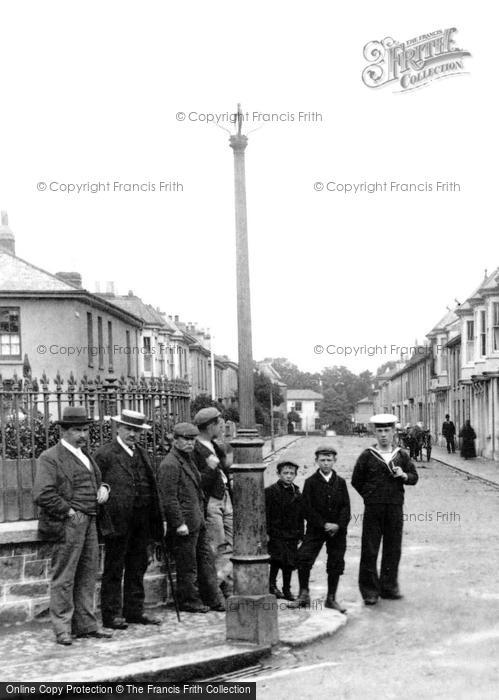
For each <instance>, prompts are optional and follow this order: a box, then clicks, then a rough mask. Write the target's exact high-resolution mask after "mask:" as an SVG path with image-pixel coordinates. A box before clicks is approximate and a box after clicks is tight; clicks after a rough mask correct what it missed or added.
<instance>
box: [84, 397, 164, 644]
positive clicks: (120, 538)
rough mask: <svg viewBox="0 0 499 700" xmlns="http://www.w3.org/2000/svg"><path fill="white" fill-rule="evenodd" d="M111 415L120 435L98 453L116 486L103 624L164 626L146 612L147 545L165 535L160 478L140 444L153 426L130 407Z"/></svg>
mask: <svg viewBox="0 0 499 700" xmlns="http://www.w3.org/2000/svg"><path fill="white" fill-rule="evenodd" d="M112 420H113V421H114V422H115V423H116V425H117V436H116V438H115V439H114V440H112V441H111V442H110V443H108V444H107V445H103V446H102V447H100V448H99V449H98V450H97V451H96V453H95V455H94V458H95V461H96V462H97V464H98V465H99V467H100V469H101V472H102V474H103V478H104V479H105V480H106V482H107V483H108V484H109V485H110V487H111V493H110V496H109V501H108V502H107V504H106V506H105V510H106V511H107V513H108V515H109V519H110V521H111V525H112V533H111V534H109V535H108V536H107V537H106V538H105V543H106V550H105V558H104V572H103V575H102V588H101V611H102V621H103V624H104V627H110V628H112V629H120V630H122V629H126V628H127V626H128V623H137V624H141V625H159V624H160V622H161V620H159V619H158V618H156V617H152V616H150V615H146V614H145V613H144V598H145V594H144V574H145V572H146V569H147V565H148V552H147V547H148V544H149V543H150V542H151V541H153V540H156V541H160V540H161V538H162V537H163V518H162V516H161V508H160V504H159V494H158V486H157V483H156V478H155V476H154V471H153V468H152V466H151V462H150V460H149V456H148V454H147V452H146V450H145V449H144V448H143V447H141V446H140V445H139V444H138V440H139V437H140V435H141V434H142V433H143V432H144V431H145V430H149V429H150V427H151V426H149V425H147V424H146V422H145V421H146V417H145V415H144V414H143V413H139V412H137V411H131V410H127V409H124V410H122V412H121V415H119V416H114V417H113V418H112ZM123 574H124V575H123ZM122 579H123V586H122Z"/></svg>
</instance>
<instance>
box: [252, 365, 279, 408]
mask: <svg viewBox="0 0 499 700" xmlns="http://www.w3.org/2000/svg"><path fill="white" fill-rule="evenodd" d="M254 384H255V400H256V401H257V402H258V403H259V404H261V405H263V406H265V407H268V406H270V392H271V391H272V400H273V402H274V406H280V405H281V404H282V402H283V401H284V397H283V395H282V394H281V390H280V389H279V387H278V385H277V384H274V383H273V382H271V381H270V379H269V378H268V377H267V376H266V375H265V374H263V373H262V372H255V374H254Z"/></svg>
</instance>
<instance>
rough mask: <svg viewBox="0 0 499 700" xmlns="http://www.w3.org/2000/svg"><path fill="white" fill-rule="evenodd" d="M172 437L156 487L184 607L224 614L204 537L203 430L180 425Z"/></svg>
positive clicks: (196, 610) (211, 559)
mask: <svg viewBox="0 0 499 700" xmlns="http://www.w3.org/2000/svg"><path fill="white" fill-rule="evenodd" d="M173 433H174V437H173V447H172V449H171V451H170V452H169V454H168V455H167V456H166V457H165V459H164V460H163V461H162V462H161V464H160V466H159V473H158V483H159V488H160V493H161V504H162V507H163V513H164V514H165V517H166V522H167V527H168V529H167V533H166V538H167V543H168V545H169V546H170V547H171V548H172V549H173V554H174V556H175V564H176V567H177V591H178V597H179V604H180V608H181V610H185V611H186V612H191V613H207V612H209V610H218V611H219V612H222V611H224V610H225V605H224V603H223V597H222V594H221V592H220V589H219V588H218V583H217V571H216V568H215V559H214V556H213V551H212V548H211V546H210V542H209V540H208V534H207V532H206V521H205V497H204V492H203V489H202V486H201V475H200V473H199V471H198V468H197V467H196V464H195V463H194V460H193V459H192V452H193V450H194V443H195V440H196V438H197V436H198V435H199V430H198V429H197V427H196V426H195V425H192V424H191V423H177V425H176V426H175V427H174V428H173Z"/></svg>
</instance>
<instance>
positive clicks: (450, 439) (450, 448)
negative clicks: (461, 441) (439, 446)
mask: <svg viewBox="0 0 499 700" xmlns="http://www.w3.org/2000/svg"><path fill="white" fill-rule="evenodd" d="M445 442H446V444H447V452H448V453H449V454H450V453H451V452H455V451H456V443H455V441H454V435H446V436H445Z"/></svg>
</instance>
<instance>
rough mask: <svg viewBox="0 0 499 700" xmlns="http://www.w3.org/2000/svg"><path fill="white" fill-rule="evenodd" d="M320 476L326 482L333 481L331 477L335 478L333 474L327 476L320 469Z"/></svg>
mask: <svg viewBox="0 0 499 700" xmlns="http://www.w3.org/2000/svg"><path fill="white" fill-rule="evenodd" d="M319 474H320V475H321V476H322V478H323V479H324V481H331V477H332V476H333V472H329V474H328V475H327V476H326V475H325V474H324V473H323V472H322V471H321V470H320V469H319Z"/></svg>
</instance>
